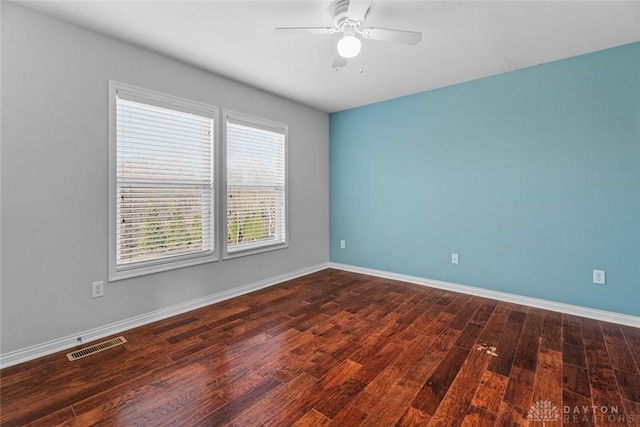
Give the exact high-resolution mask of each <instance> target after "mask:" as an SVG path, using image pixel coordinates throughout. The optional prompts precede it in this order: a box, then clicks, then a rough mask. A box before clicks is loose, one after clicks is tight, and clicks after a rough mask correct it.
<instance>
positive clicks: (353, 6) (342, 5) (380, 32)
mask: <svg viewBox="0 0 640 427" xmlns="http://www.w3.org/2000/svg"><path fill="white" fill-rule="evenodd" d="M370 7H371V1H370V0H337V1H335V2H334V3H333V4H332V5H331V14H332V15H333V27H281V28H276V29H275V31H276V32H277V33H278V34H294V35H305V34H320V35H328V34H336V33H342V38H341V39H340V40H339V41H338V45H337V46H336V54H335V56H334V58H333V64H332V65H331V67H332V68H335V69H339V68H342V67H344V66H345V65H347V59H349V58H353V57H356V56H358V54H359V53H360V48H361V41H360V39H359V38H358V36H360V37H361V38H363V39H370V40H380V41H385V42H393V43H402V44H408V45H415V44H417V43H418V42H420V40H422V33H420V32H417V31H405V30H393V29H389V28H367V27H364V23H365V20H366V17H367V13H368V12H369V8H370Z"/></svg>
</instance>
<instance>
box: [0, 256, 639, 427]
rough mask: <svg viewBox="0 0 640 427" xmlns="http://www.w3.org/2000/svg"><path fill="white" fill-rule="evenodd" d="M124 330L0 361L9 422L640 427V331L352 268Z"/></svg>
mask: <svg viewBox="0 0 640 427" xmlns="http://www.w3.org/2000/svg"><path fill="white" fill-rule="evenodd" d="M121 335H124V336H125V338H126V339H127V340H128V342H127V343H126V344H124V345H122V346H119V347H115V348H113V349H109V350H106V351H103V352H101V353H97V354H94V355H92V356H90V357H87V358H83V359H80V360H77V361H75V362H69V361H67V359H66V357H65V355H64V353H59V354H54V355H51V356H47V357H44V358H41V359H38V360H34V361H30V362H27V363H24V364H21V365H18V366H13V367H9V368H6V369H4V370H2V371H0V399H1V401H0V402H1V412H0V424H1V425H2V426H15V425H25V424H27V425H33V426H56V425H66V426H89V425H104V426H166V425H179V426H222V425H234V426H270V427H281V426H289V425H296V426H394V425H397V426H446V427H455V426H500V427H502V426H534V427H535V426H543V425H547V426H560V425H564V426H630V425H631V426H633V425H638V426H640V329H636V328H631V327H627V326H620V325H616V324H611V323H606V322H599V321H595V320H590V319H584V318H579V317H575V316H570V315H563V314H559V313H555V312H550V311H545V310H539V309H534V308H529V307H525V306H520V305H515V304H509V303H504V302H498V301H494V300H489V299H484V298H479V297H474V296H469V295H464V294H456V293H453V292H446V291H442V290H437V289H431V288H427V287H422V286H417V285H412V284H408V283H401V282H395V281H391V280H386V279H380V278H374V277H370V276H364V275H359V274H354V273H348V272H344V271H338V270H332V269H327V270H323V271H321V272H318V273H314V274H312V275H308V276H305V277H302V278H299V279H296V280H292V281H289V282H286V283H282V284H280V285H277V286H274V287H270V288H268V289H264V290H261V291H258V292H255V293H252V294H248V295H244V296H242V297H238V298H235V299H233V300H228V301H225V302H222V303H219V304H215V305H211V306H208V307H205V308H202V309H199V310H196V311H192V312H189V313H185V314H182V315H179V316H176V317H172V318H170V319H166V320H163V321H160V322H156V323H153V324H150V325H146V326H144V327H140V328H137V329H133V330H130V331H127V332H125V333H122V334H121ZM491 353H493V354H491ZM554 410H555V412H554Z"/></svg>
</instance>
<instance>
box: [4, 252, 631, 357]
mask: <svg viewBox="0 0 640 427" xmlns="http://www.w3.org/2000/svg"><path fill="white" fill-rule="evenodd" d="M326 268H335V269H338V270H344V271H351V272H354V273H362V274H367V275H370V276H376V277H381V278H385V279H391V280H398V281H402V282H408V283H414V284H417V285H422V286H428V287H432V288H437V289H443V290H447V291H452V292H460V293H463V294H469V295H477V296H480V297H485V298H491V299H495V300H499V301H506V302H510V303H515V304H522V305H527V306H531V307H536V308H542V309H545V310H551V311H556V312H560V313H566V314H573V315H575V316H581V317H587V318H590V319H596V320H602V321H605V322H612V323H618V324H621V325H627V326H632V327H635V328H640V317H636V316H630V315H627V314H620V313H615V312H611V311H604V310H596V309H593V308H587V307H580V306H577V305H570V304H563V303H559V302H553V301H547V300H543V299H538V298H531V297H525V296H521V295H515V294H509V293H506V292H499V291H492V290H488V289H482V288H475V287H472V286H466V285H459V284H456V283H449V282H443V281H440V280H431V279H425V278H421V277H416V276H409V275H405V274H398V273H391V272H388V271H383V270H375V269H370V268H365V267H356V266H352V265H346V264H339V263H333V262H330V263H327V264H318V265H315V266H311V267H307V268H303V269H300V270H296V271H293V272H290V273H286V274H282V275H279V276H275V277H271V278H268V279H264V280H260V281H258V282H254V283H250V284H247V285H244V286H240V287H237V288H234V289H229V290H227V291H223V292H218V293H216V294H212V295H207V296H205V297H202V298H197V299H195V300H191V301H187V302H184V303H181V304H176V305H173V306H171V307H167V308H163V309H159V310H154V311H152V312H149V313H146V314H142V315H140V316H135V317H131V318H129V319H125V320H121V321H118V322H114V323H111V324H108V325H105V326H101V327H98V328H94V329H90V330H87V331H84V332H78V333H77V334H73V335H68V336H66V337H62V338H58V339H55V340H51V341H48V342H45V343H42V344H37V345H34V346H31V347H27V348H23V349H20V350H15V351H12V352H9V353H5V354H0V369H1V368H6V367H9V366H13V365H17V364H19V363H23V362H27V361H29V360H33V359H37V358H38V357H42V356H47V355H49V354H53V353H57V352H59V351H62V350H67V349H69V348H72V347H75V346H77V345H78V341H77V338H78V337H82V341H83V343H88V342H91V341H95V340H98V339H100V338H105V337H107V336H110V335H114V334H117V333H120V332H123V331H126V330H129V329H132V328H136V327H138V326H142V325H146V324H149V323H152V322H155V321H158V320H162V319H166V318H168V317H171V316H175V315H178V314H182V313H186V312H188V311H191V310H195V309H197V308H201V307H205V306H207V305H210V304H215V303H217V302H220V301H224V300H227V299H230V298H234V297H237V296H240V295H244V294H247V293H250V292H253V291H257V290H259V289H263V288H267V287H269V286H273V285H276V284H278V283H282V282H285V281H287V280H291V279H295V278H297V277H300V276H304V275H307V274H311V273H315V272H317V271H320V270H324V269H326Z"/></svg>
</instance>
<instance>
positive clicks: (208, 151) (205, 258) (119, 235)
mask: <svg viewBox="0 0 640 427" xmlns="http://www.w3.org/2000/svg"><path fill="white" fill-rule="evenodd" d="M109 91H110V97H109V98H110V132H111V133H110V152H109V166H110V186H109V195H110V209H109V239H110V248H109V278H110V280H118V279H123V278H127V277H133V276H138V275H142V274H149V273H154V272H157V271H163V270H168V269H173V268H179V267H184V266H188V265H194V264H199V263H203V262H209V261H213V260H215V259H216V256H217V253H216V250H215V249H216V245H215V244H214V242H215V233H214V230H215V227H214V224H215V223H214V212H215V209H214V208H215V203H214V196H215V193H214V152H215V119H216V118H217V115H218V110H217V108H216V107H212V106H208V105H204V104H200V103H196V102H192V101H188V100H184V99H181V98H176V97H171V96H167V95H163V94H160V93H157V92H152V91H147V90H143V89H139V88H135V87H132V86H128V85H124V84H121V83H116V82H109Z"/></svg>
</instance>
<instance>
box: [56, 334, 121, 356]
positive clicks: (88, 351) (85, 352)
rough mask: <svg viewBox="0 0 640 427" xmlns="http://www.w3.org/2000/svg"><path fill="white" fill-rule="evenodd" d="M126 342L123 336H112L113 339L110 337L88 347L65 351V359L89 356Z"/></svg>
mask: <svg viewBox="0 0 640 427" xmlns="http://www.w3.org/2000/svg"><path fill="white" fill-rule="evenodd" d="M126 342H127V340H126V339H125V338H124V337H117V338H113V339H110V340H109V341H103V342H101V343H98V344H94V345H91V346H89V347H85V348H81V349H80V350H76V351H72V352H71V353H67V359H69V360H78V359H82V358H83V357H87V356H90V355H92V354H95V353H98V352H100V351H102V350H107V349H109V348H111V347H116V346H119V345H120V344H124V343H126Z"/></svg>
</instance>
